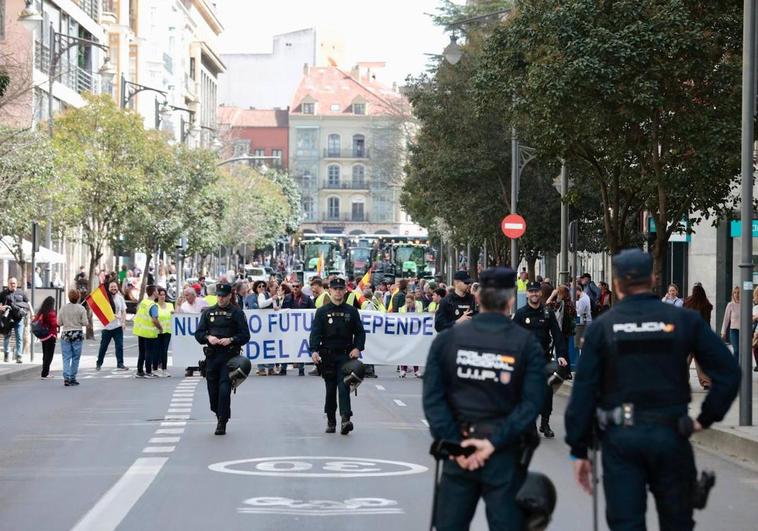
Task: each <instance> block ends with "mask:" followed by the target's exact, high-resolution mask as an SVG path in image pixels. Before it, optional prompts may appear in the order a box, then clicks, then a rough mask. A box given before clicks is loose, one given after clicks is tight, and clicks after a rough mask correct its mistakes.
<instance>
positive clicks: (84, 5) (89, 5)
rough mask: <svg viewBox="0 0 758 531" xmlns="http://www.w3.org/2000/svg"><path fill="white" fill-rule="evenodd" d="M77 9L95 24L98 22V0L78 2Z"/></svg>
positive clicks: (80, 0) (81, 0)
mask: <svg viewBox="0 0 758 531" xmlns="http://www.w3.org/2000/svg"><path fill="white" fill-rule="evenodd" d="M79 7H80V8H81V9H82V11H84V12H85V13H87V15H88V16H89V18H91V19H92V20H94V21H95V22H98V21H99V20H100V0H79Z"/></svg>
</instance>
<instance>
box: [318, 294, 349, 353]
mask: <svg viewBox="0 0 758 531" xmlns="http://www.w3.org/2000/svg"><path fill="white" fill-rule="evenodd" d="M357 313H358V312H357V311H356V310H355V308H353V309H352V311H351V307H350V306H347V305H345V304H340V305H335V304H333V303H332V304H328V305H327V306H325V307H324V308H322V309H321V310H319V311H318V312H317V316H316V318H318V319H323V325H324V328H323V330H324V335H323V339H322V344H323V346H325V347H329V348H345V349H347V348H353V347H354V346H355V344H354V342H353V326H354V319H356V314H357Z"/></svg>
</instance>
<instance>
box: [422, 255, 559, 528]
mask: <svg viewBox="0 0 758 531" xmlns="http://www.w3.org/2000/svg"><path fill="white" fill-rule="evenodd" d="M515 279H516V274H515V272H513V271H512V270H510V269H506V268H496V269H490V270H487V271H485V272H483V273H482V274H481V276H480V282H481V285H482V289H486V288H487V287H495V288H501V289H504V288H513V287H514V286H515ZM544 367H545V360H544V354H543V351H542V348H540V346H539V344H538V343H537V341H536V340H535V339H534V337H533V335H532V334H530V333H529V332H528V331H526V330H524V329H523V328H521V327H519V326H518V325H516V324H515V323H513V321H511V319H509V318H508V317H507V316H505V315H502V314H500V313H495V312H486V313H481V314H478V315H476V316H475V317H474V318H473V319H472V320H471V321H469V322H466V323H462V324H460V325H456V326H454V327H451V328H450V329H448V330H445V331H443V332H442V333H440V334H439V335H438V336H437V337H436V338H435V339H434V342H433V343H432V347H431V349H430V351H429V356H428V358H427V362H426V371H425V373H424V391H423V404H424V413H425V414H426V418H427V420H428V421H429V429H430V431H431V433H432V436H433V437H434V438H435V440H448V441H451V442H455V443H460V442H461V441H462V440H464V439H465V438H468V437H471V438H487V439H489V440H490V442H491V443H492V444H493V446H494V447H495V448H496V451H495V453H494V454H492V456H491V457H490V458H489V460H488V461H487V462H486V463H485V465H484V467H483V468H480V469H478V470H475V471H473V472H472V471H467V470H464V469H462V468H460V467H459V466H458V464H457V463H456V462H455V461H446V462H445V463H444V464H443V473H442V480H441V482H440V485H439V493H438V500H437V507H436V513H435V522H436V529H437V530H438V531H446V530H450V531H453V530H455V531H461V530H466V529H468V528H469V525H470V522H471V519H472V518H473V516H474V513H475V511H476V506H477V503H478V501H479V497H480V496H482V497H483V498H484V501H485V503H486V505H487V521H488V523H489V527H490V529H522V528H523V514H522V513H521V510H520V509H519V508H518V507H517V506H516V503H515V497H516V493H517V492H518V490H519V488H520V487H521V485H522V484H523V482H524V478H525V477H526V470H525V468H524V467H523V466H521V464H520V462H519V461H520V455H521V450H522V449H521V444H520V443H521V439H522V436H523V434H524V433H525V432H526V431H528V430H530V429H532V430H533V429H534V421H535V419H536V418H537V414H538V413H539V411H540V408H541V407H542V402H543V401H544V397H545V392H544V388H545V376H544Z"/></svg>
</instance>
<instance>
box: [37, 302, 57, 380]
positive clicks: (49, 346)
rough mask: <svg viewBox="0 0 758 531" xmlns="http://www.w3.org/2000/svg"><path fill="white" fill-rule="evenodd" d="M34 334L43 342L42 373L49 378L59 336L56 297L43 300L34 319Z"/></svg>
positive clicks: (42, 375)
mask: <svg viewBox="0 0 758 531" xmlns="http://www.w3.org/2000/svg"><path fill="white" fill-rule="evenodd" d="M32 334H34V337H36V338H37V339H39V340H40V342H41V343H42V374H41V375H40V376H41V378H42V379H43V380H47V379H48V378H49V374H50V363H52V361H53V354H54V353H55V340H56V338H57V337H58V313H57V312H56V311H55V299H54V298H53V297H46V298H45V300H43V301H42V304H41V305H40V307H39V309H38V310H37V314H36V315H35V316H34V319H33V320H32Z"/></svg>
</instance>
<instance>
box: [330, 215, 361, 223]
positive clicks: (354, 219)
mask: <svg viewBox="0 0 758 531" xmlns="http://www.w3.org/2000/svg"><path fill="white" fill-rule="evenodd" d="M321 221H327V222H330V223H334V222H347V223H363V222H366V221H368V214H363V215H362V216H361V215H356V214H340V215H339V216H330V215H329V214H324V215H323V216H322V217H321Z"/></svg>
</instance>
